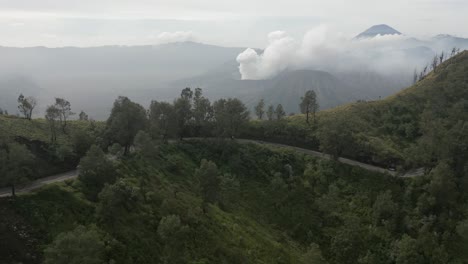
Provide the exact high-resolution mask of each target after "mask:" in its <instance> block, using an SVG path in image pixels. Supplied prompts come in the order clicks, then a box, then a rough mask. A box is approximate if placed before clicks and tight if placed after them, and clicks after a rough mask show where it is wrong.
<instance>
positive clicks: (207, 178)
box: [195, 160, 221, 203]
mask: <svg viewBox="0 0 468 264" xmlns="http://www.w3.org/2000/svg"><path fill="white" fill-rule="evenodd" d="M195 178H197V179H199V181H200V189H201V192H202V198H203V201H205V202H207V203H216V202H218V201H219V191H220V183H221V180H220V177H219V172H218V167H217V166H216V164H215V163H214V162H212V161H207V160H202V161H201V164H200V168H199V169H198V170H197V171H196V172H195Z"/></svg>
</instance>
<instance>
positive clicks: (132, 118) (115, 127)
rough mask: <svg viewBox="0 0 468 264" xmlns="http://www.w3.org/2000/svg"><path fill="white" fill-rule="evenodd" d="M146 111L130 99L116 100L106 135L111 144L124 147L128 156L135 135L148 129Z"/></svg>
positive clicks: (108, 120)
mask: <svg viewBox="0 0 468 264" xmlns="http://www.w3.org/2000/svg"><path fill="white" fill-rule="evenodd" d="M147 121H148V120H147V117H146V111H145V109H144V108H143V107H142V106H141V105H139V104H137V103H134V102H132V101H130V99H128V98H127V97H122V96H120V97H119V98H117V100H115V102H114V107H113V108H112V111H111V115H110V116H109V119H107V123H106V135H107V138H108V139H109V140H110V141H111V143H115V142H117V143H119V144H120V145H122V146H123V147H124V155H127V154H128V153H129V150H130V146H131V145H132V143H133V139H134V138H135V135H136V134H137V133H138V131H140V130H145V129H146V127H147Z"/></svg>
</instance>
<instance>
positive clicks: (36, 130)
mask: <svg viewBox="0 0 468 264" xmlns="http://www.w3.org/2000/svg"><path fill="white" fill-rule="evenodd" d="M101 129H102V123H99V122H91V121H69V122H68V124H67V128H66V131H65V132H64V131H62V130H61V129H59V128H57V139H56V140H55V141H52V140H51V132H50V125H49V124H48V123H47V122H46V120H45V119H33V120H27V119H25V118H20V117H16V116H7V115H0V150H1V149H3V148H5V146H6V145H7V144H9V143H12V142H15V143H17V144H21V145H24V146H26V147H27V149H28V150H29V151H30V152H31V154H32V155H33V158H32V159H31V161H30V163H31V164H28V167H31V168H34V169H33V170H30V171H28V173H27V174H28V176H27V178H25V179H22V181H21V182H23V183H24V182H27V181H30V180H33V179H37V178H41V177H44V176H49V175H52V174H55V173H60V172H64V171H68V170H70V169H74V168H75V167H76V165H77V164H78V161H79V159H80V157H81V156H83V155H84V154H85V152H86V151H87V149H88V148H89V146H90V145H91V144H93V143H94V142H95V140H96V138H97V135H98V134H99V133H100V131H101ZM29 165H30V166H29ZM2 176H3V175H0V187H3V186H5V185H6V183H5V182H4V181H3V178H2Z"/></svg>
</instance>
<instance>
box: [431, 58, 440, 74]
mask: <svg viewBox="0 0 468 264" xmlns="http://www.w3.org/2000/svg"><path fill="white" fill-rule="evenodd" d="M438 63H439V57H438V56H437V54H436V55H435V56H434V58H433V59H432V62H431V68H432V70H433V71H434V72H435V71H436V69H437V65H438Z"/></svg>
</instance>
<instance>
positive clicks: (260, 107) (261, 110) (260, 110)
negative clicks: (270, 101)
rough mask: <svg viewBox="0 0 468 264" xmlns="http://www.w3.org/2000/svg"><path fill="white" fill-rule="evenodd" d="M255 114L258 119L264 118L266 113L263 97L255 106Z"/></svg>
mask: <svg viewBox="0 0 468 264" xmlns="http://www.w3.org/2000/svg"><path fill="white" fill-rule="evenodd" d="M255 114H256V115H257V118H258V119H260V120H262V119H263V116H264V115H265V100H263V99H261V100H260V101H259V102H258V104H257V105H256V106H255Z"/></svg>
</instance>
